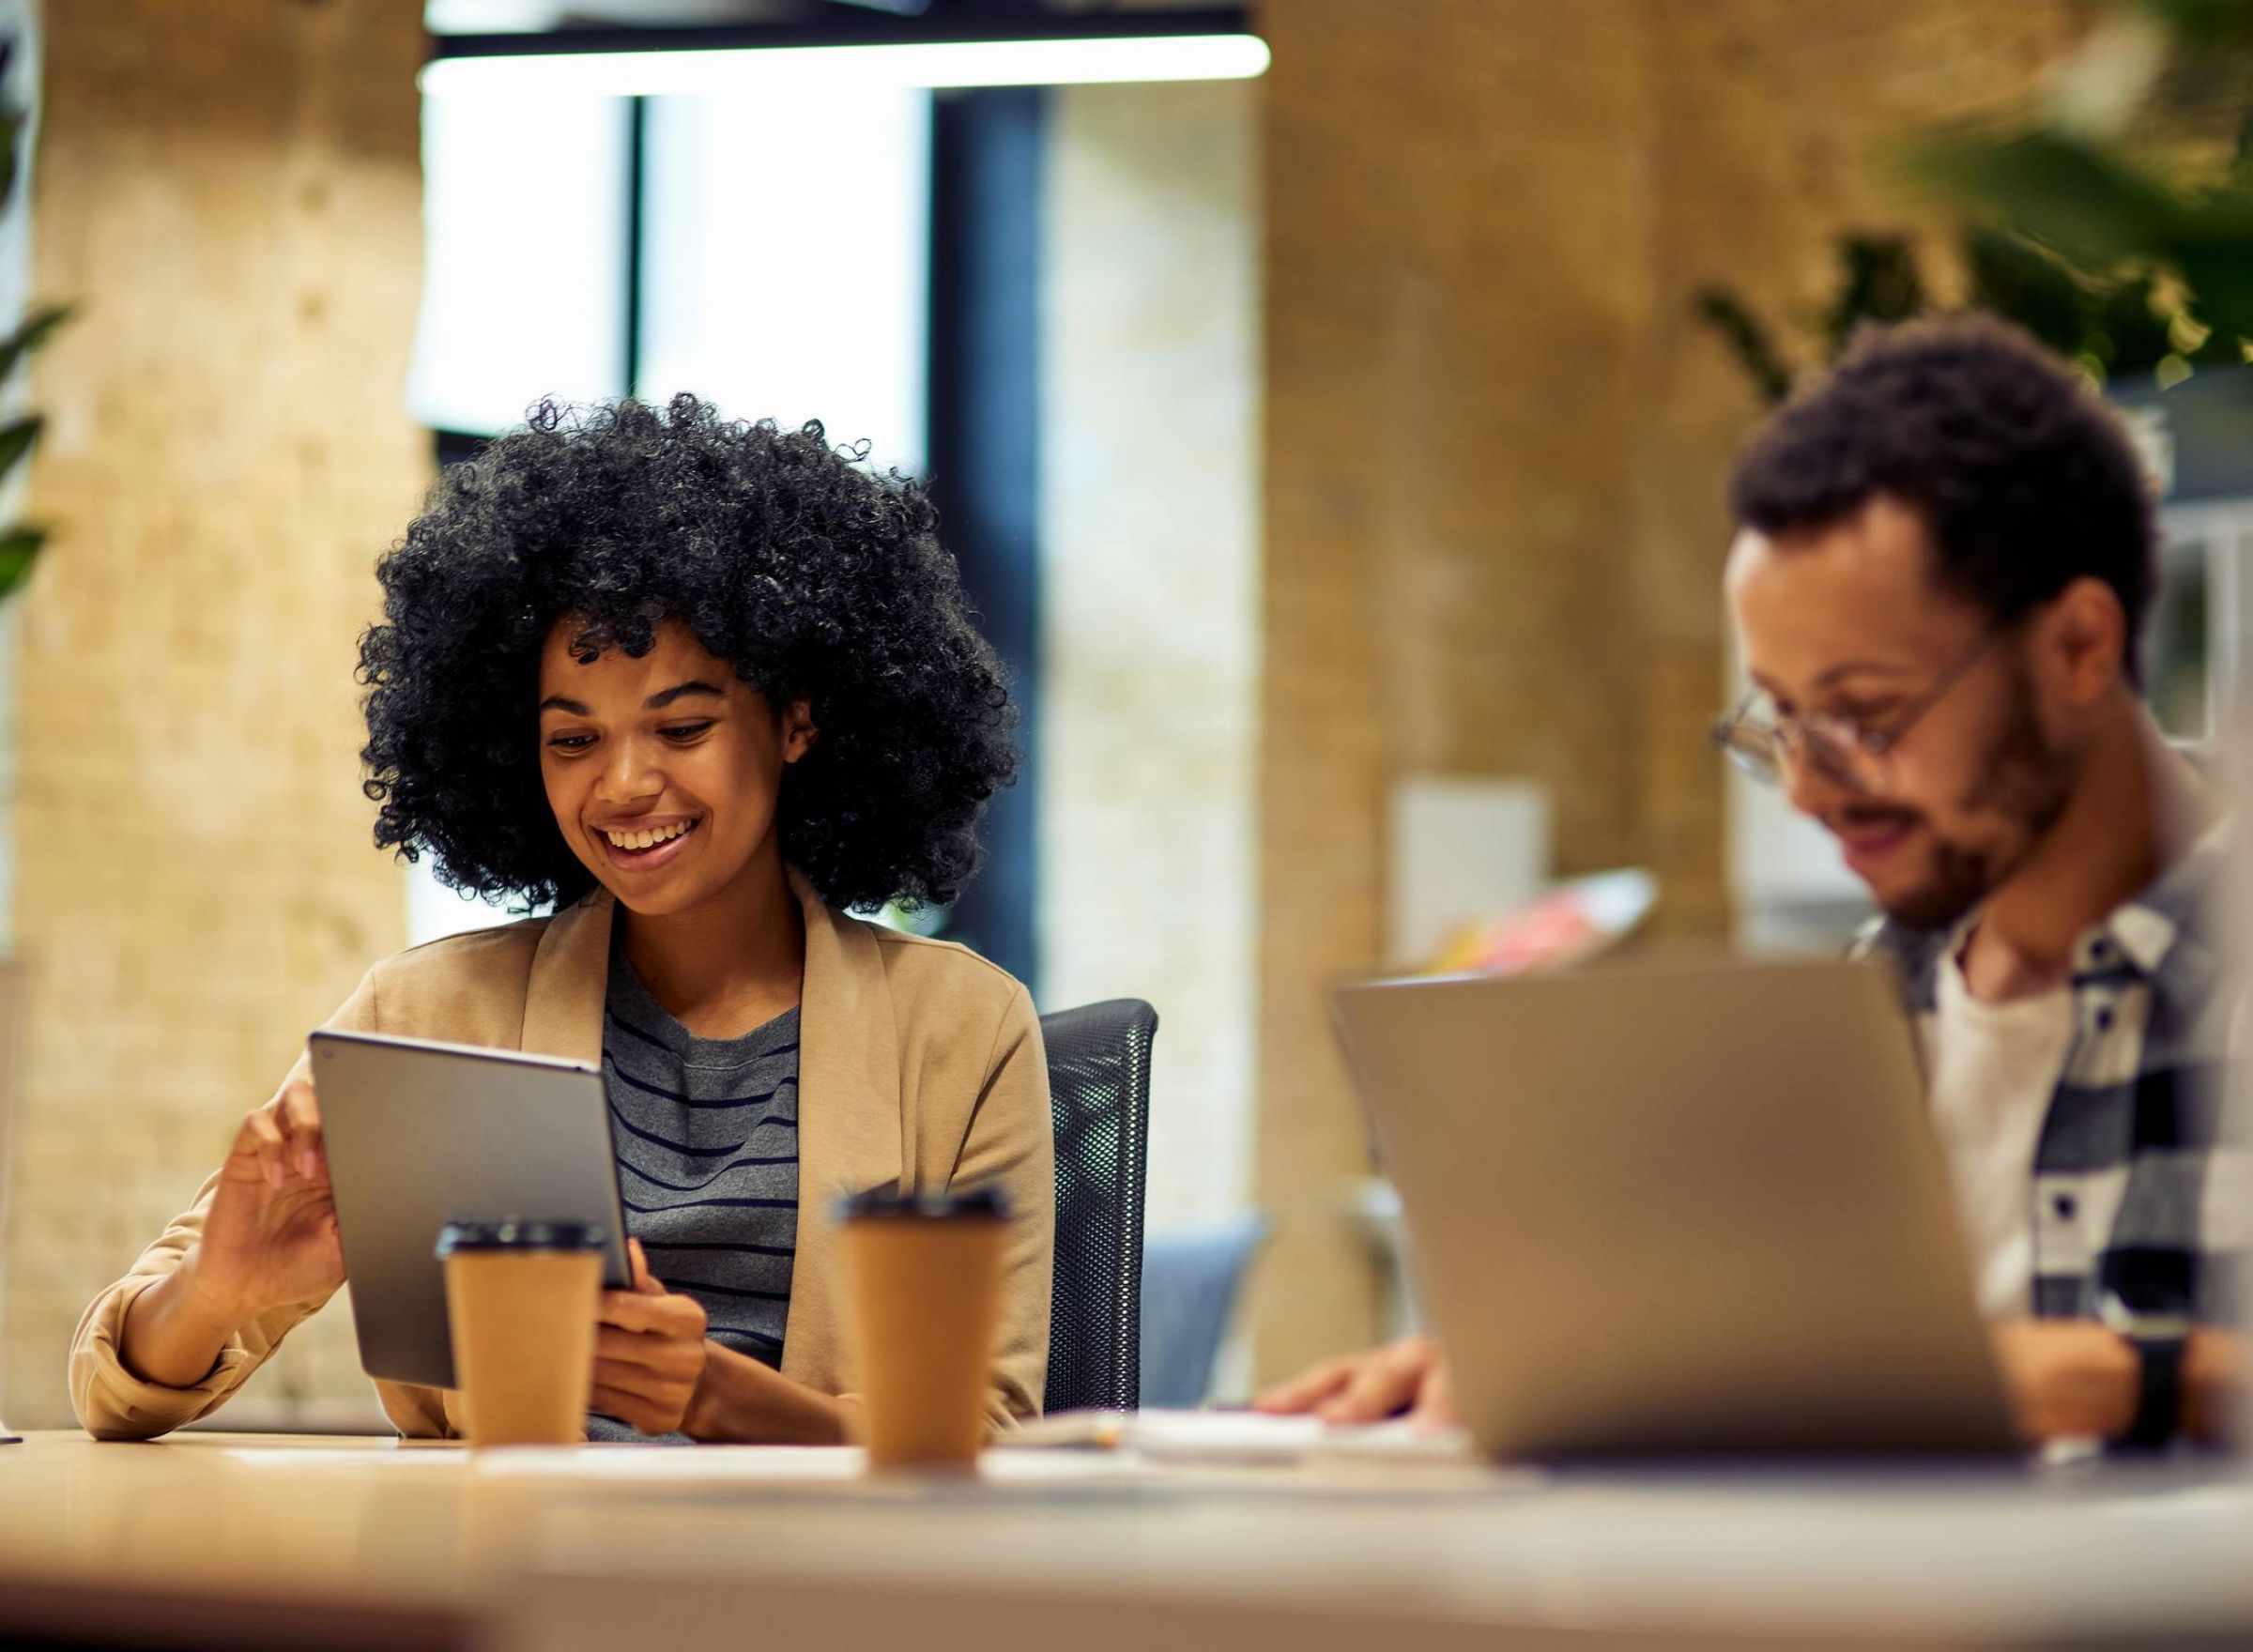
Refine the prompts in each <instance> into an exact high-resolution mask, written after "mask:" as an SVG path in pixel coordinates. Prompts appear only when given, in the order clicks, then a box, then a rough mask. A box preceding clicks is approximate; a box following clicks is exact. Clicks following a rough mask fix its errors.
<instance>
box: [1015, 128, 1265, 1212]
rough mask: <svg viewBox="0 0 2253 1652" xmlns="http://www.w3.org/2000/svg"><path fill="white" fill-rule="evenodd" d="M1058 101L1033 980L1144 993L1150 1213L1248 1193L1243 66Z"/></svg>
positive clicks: (1250, 421)
mask: <svg viewBox="0 0 2253 1652" xmlns="http://www.w3.org/2000/svg"><path fill="white" fill-rule="evenodd" d="M1050 111H1051V113H1050V127H1049V138H1050V151H1049V174H1048V179H1047V186H1046V190H1047V195H1046V203H1045V219H1044V223H1043V233H1044V237H1045V241H1044V266H1043V281H1042V289H1043V296H1042V314H1041V359H1042V364H1043V368H1042V371H1043V386H1042V405H1043V410H1044V436H1043V453H1042V458H1043V471H1042V477H1041V554H1042V557H1043V558H1044V572H1043V580H1044V586H1043V598H1042V602H1043V612H1042V631H1043V642H1042V661H1041V694H1042V713H1041V717H1042V739H1043V749H1042V752H1041V763H1042V770H1041V793H1040V809H1041V820H1040V833H1041V838H1040V856H1041V861H1040V864H1041V904H1040V925H1041V940H1040V945H1041V957H1042V960H1043V961H1042V971H1043V976H1044V981H1043V991H1044V994H1045V996H1046V998H1047V1001H1048V1004H1049V1007H1050V1008H1061V1007H1063V1006H1065V1005H1067V1004H1073V1003H1082V1002H1089V1001H1091V1000H1095V999H1101V998H1111V997H1134V998H1145V999H1148V1000H1150V1001H1151V1002H1154V1003H1155V1004H1156V1005H1157V1010H1158V1014H1159V1016H1160V1017H1161V1021H1162V1026H1161V1030H1160V1032H1159V1033H1158V1042H1157V1059H1156V1062H1155V1066H1154V1081H1153V1090H1152V1096H1151V1140H1150V1197H1149V1211H1148V1216H1149V1222H1150V1226H1151V1228H1152V1229H1153V1230H1154V1231H1162V1230H1164V1229H1166V1228H1168V1227H1172V1226H1176V1225H1179V1224H1184V1223H1194V1222H1197V1221H1200V1220H1210V1219H1212V1218H1214V1217H1216V1216H1228V1215H1232V1214H1234V1212H1236V1211H1238V1210H1240V1209H1241V1208H1243V1206H1244V1204H1245V1202H1246V1201H1247V1200H1248V1199H1249V1195H1250V1154H1251V1118H1252V1072H1251V1069H1252V1063H1251V1048H1252V1039H1253V1025H1252V1003H1253V997H1254V990H1253V988H1254V981H1253V967H1254V943H1253V936H1254V933H1255V928H1256V913H1255V910H1254V899H1255V894H1256V891H1255V888H1254V882H1253V876H1252V855H1253V828H1252V809H1253V801H1254V799H1253V793H1254V787H1255V776H1256V772H1257V755H1258V754H1257V744H1256V733H1255V728H1254V716H1255V713H1256V711H1257V699H1258V667H1259V628H1260V616H1259V605H1258V604H1259V520H1258V512H1259V451H1258V443H1259V395H1260V371H1259V356H1258V349H1259V332H1260V327H1259V294H1258V285H1259V178H1258V167H1257V147H1256V140H1257V136H1258V121H1259V113H1258V112H1259V87H1258V85H1257V84H1247V83H1225V84H1209V85H1157V86H1080V87H1071V88H1066V89H1062V90H1060V91H1058V92H1057V94H1056V95H1055V98H1054V101H1053V102H1052V103H1051V105H1050Z"/></svg>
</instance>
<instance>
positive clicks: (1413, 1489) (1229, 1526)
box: [0, 1434, 2253, 1652]
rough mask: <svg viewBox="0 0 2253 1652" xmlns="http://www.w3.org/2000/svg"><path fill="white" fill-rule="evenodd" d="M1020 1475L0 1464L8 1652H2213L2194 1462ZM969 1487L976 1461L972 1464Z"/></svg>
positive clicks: (50, 1440)
mask: <svg viewBox="0 0 2253 1652" xmlns="http://www.w3.org/2000/svg"><path fill="white" fill-rule="evenodd" d="M1027 1455H1029V1454H1012V1456H1011V1458H1010V1460H1009V1461H1005V1462H1002V1463H998V1464H996V1465H995V1468H994V1470H993V1472H992V1474H991V1475H990V1476H989V1478H988V1479H986V1480H984V1481H981V1482H977V1483H971V1484H959V1483H945V1482H929V1483H925V1482H908V1483H901V1484H891V1485H886V1484H881V1483H871V1482H868V1481H866V1480H863V1479H861V1478H859V1477H858V1476H856V1474H855V1473H854V1469H855V1464H854V1461H853V1460H852V1459H851V1457H850V1456H848V1455H840V1454H836V1453H821V1452H795V1453H793V1452H761V1451H758V1450H755V1449H737V1450H714V1449H713V1448H704V1449H700V1450H697V1451H678V1452H668V1451H663V1450H659V1449H655V1448H651V1449H647V1450H636V1449H633V1448H606V1447H596V1448H591V1449H590V1450H588V1451H584V1452H580V1453H575V1454H557V1455H549V1456H544V1457H541V1456H528V1457H522V1458H505V1457H504V1458H502V1459H496V1460H491V1461H478V1460H473V1459H471V1458H470V1456H469V1455H468V1454H467V1453H466V1452H463V1451H461V1450H459V1449H457V1448H451V1447H442V1446H394V1445H391V1444H389V1443H385V1442H378V1441H360V1442H350V1443H345V1442H339V1441H335V1440H321V1441H293V1440H277V1439H273V1438H270V1437H268V1438H250V1437H236V1438H230V1437H227V1436H223V1435H201V1436H196V1437H192V1438H188V1439H176V1440H174V1441H170V1442H164V1443H160V1444H155V1445H146V1446H123V1445H116V1446H103V1445H97V1444H95V1443H93V1442H91V1441H89V1440H86V1439H84V1438H83V1437H79V1436H74V1435H64V1434H35V1435H33V1436H32V1437H31V1438H30V1439H29V1440H28V1441H27V1442H26V1443H25V1444H23V1445H22V1446H8V1447H5V1448H0V1643H7V1642H11V1641H26V1640H38V1639H64V1640H69V1641H74V1642H79V1643H87V1642H97V1643H101V1644H126V1645H146V1646H156V1645H163V1646H188V1645H195V1646H202V1645H213V1646H217V1645H224V1646H228V1647H233V1648H245V1649H255V1648H262V1647H269V1646H272V1647H278V1646H284V1645H289V1646H305V1645H319V1646H324V1647H342V1648H360V1647H368V1648H376V1647H385V1648H389V1647H440V1646H443V1647H457V1646H458V1647H476V1648H492V1649H494V1652H531V1649H533V1648H538V1649H539V1652H575V1649H576V1648H588V1649H590V1652H592V1649H597V1648H599V1649H600V1652H658V1649H664V1652H670V1649H671V1648H674V1647H683V1648H685V1647H697V1648H702V1647H713V1648H720V1647H728V1648H733V1647H748V1646H758V1645H765V1644H772V1645H801V1646H808V1647H813V1646H819V1647H831V1646H837V1647H851V1646H858V1645H879V1644H882V1645H885V1646H898V1645H900V1644H902V1643H903V1642H905V1643H911V1644H912V1646H913V1647H914V1648H915V1652H954V1649H955V1648H961V1649H962V1652H972V1649H973V1648H974V1649H976V1652H995V1649H996V1648H1016V1647H1025V1648H1034V1647H1038V1648H1042V1649H1044V1652H1046V1649H1049V1648H1057V1649H1060V1652H1061V1649H1064V1648H1069V1649H1070V1652H1151V1649H1153V1648H1157V1647H1167V1648H1170V1647H1173V1646H1181V1645H1201V1644H1211V1645H1228V1646H1232V1647H1252V1648H1257V1647H1263V1646H1279V1647H1280V1646H1289V1647H1291V1648H1293V1652H1330V1649H1332V1648H1335V1649H1336V1652H1348V1649H1349V1648H1351V1649H1352V1652H1370V1649H1371V1648H1372V1646H1373V1647H1375V1648H1378V1649H1379V1652H1391V1649H1392V1648H1394V1647H1396V1646H1397V1647H1408V1646H1417V1647H1424V1646H1429V1647H1433V1648H1448V1649H1451V1648H1454V1647H1456V1646H1465V1647H1468V1646H1471V1645H1478V1646H1481V1647H1494V1646H1508V1647H1543V1648H1546V1647H1552V1646H1556V1647H1565V1646H1571V1647H1573V1648H1577V1649H1583V1652H1586V1649H1591V1648H1608V1647H1622V1648H1624V1647H1648V1646H1660V1645H1670V1646H1684V1645H1694V1646H1708V1645H1710V1646H1719V1645H1724V1644H1725V1645H1742V1644H1760V1645H1818V1644H1847V1643H1849V1642H1850V1644H1855V1645H1857V1646H1860V1647H1863V1648H1869V1647H1876V1646H1886V1645H1903V1646H1908V1645H1915V1646H1932V1645H1981V1646H2003V1645H2077V1646H2084V1645H2105V1644H2119V1645H2138V1646H2147V1645H2158V1644H2177V1645H2185V1646H2190V1645H2197V1646H2207V1645H2226V1644H2247V1643H2249V1642H2253V1487H2246V1486H2244V1485H2241V1484H2239V1483H2236V1482H2230V1481H2222V1480H2219V1479H2217V1478H2216V1477H2215V1476H2214V1475H2212V1474H2211V1473H2205V1474H2184V1473H2172V1474H2168V1473H2158V1472H2146V1473H2143V1474H2129V1473H2123V1472H2121V1471H2118V1470H2113V1469H2105V1470H2099V1471H2080V1472H2074V1473H2067V1474H2062V1475H2051V1476H2015V1475H2006V1474H1971V1473H1956V1474H1946V1473H1930V1474H1917V1473H1909V1472H1895V1473H1886V1474H1878V1473H1872V1472H1862V1473H1859V1474H1856V1473H1846V1472H1839V1471H1833V1472H1829V1473H1817V1472H1814V1471H1800V1472H1786V1471H1767V1472H1761V1471H1755V1470H1749V1469H1740V1470H1734V1471H1720V1470H1714V1471H1705V1472H1699V1471H1692V1470H1679V1471H1672V1472H1666V1471H1642V1472H1636V1473H1616V1474H1592V1473H1591V1474H1573V1475H1569V1476H1539V1475H1531V1474H1512V1473H1509V1472H1506V1471H1494V1470H1487V1469H1483V1468H1476V1467H1472V1466H1470V1465H1396V1464H1371V1463H1351V1462H1343V1461H1337V1462H1329V1463H1326V1464H1319V1465H1313V1466H1309V1467H1302V1468H1296V1469H1285V1468H1264V1469H1252V1468H1246V1469H1235V1470H1227V1469H1208V1470H1181V1469H1172V1470H1169V1469H1165V1468H1161V1467H1153V1466H1147V1465H1137V1464H1133V1463H1124V1462H1116V1461H1065V1460H1059V1459H1057V1458H1055V1457H1053V1456H1048V1455H1043V1456H1040V1457H1038V1458H1037V1459H1035V1460H1034V1461H1025V1460H1024V1459H1025V1457H1026V1456H1027ZM989 1461H990V1460H989Z"/></svg>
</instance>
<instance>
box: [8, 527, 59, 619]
mask: <svg viewBox="0 0 2253 1652" xmlns="http://www.w3.org/2000/svg"><path fill="white" fill-rule="evenodd" d="M45 543H47V530H46V529H45V528H8V529H6V530H5V531H0V602H4V601H6V600H7V598H8V593H9V592H10V591H12V590H14V589H16V587H18V586H19V585H22V584H23V582H24V581H25V580H26V579H29V578H30V577H31V565H32V563H33V561H34V560H35V559H36V558H38V554H39V547H40V546H41V545H43V544H45Z"/></svg>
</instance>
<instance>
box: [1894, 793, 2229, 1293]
mask: <svg viewBox="0 0 2253 1652" xmlns="http://www.w3.org/2000/svg"><path fill="white" fill-rule="evenodd" d="M2227 833H2228V827H2227V825H2225V826H2223V827H2220V828H2216V829H2215V831H2214V832H2211V833H2209V834H2207V835H2206V836H2205V837H2204V838H2203V839H2201V840H2200V841H2199V843H2198V844H2197V845H2196V846H2195V847H2194V848H2192V849H2190V850H2189V852H2187V853H2186V854H2184V856H2183V858H2182V859H2181V860H2179V861H2178V862H2177V863H2176V864H2174V865H2172V866H2170V867H2169V869H2168V870H2167V871H2166V872H2165V873H2163V874H2162V875H2161V876H2160V877H2159V878H2158V879H2157V880H2154V881H2153V883H2152V885H2151V886H2150V887H2149V888H2148V889H2146V890H2144V892H2143V893H2142V894H2141V895H2138V896H2137V897H2136V898H2135V899H2133V900H2131V901H2129V902H2127V903H2126V904H2125V905H2123V906H2121V907H2119V908H2116V909H2115V910H2113V911H2112V912H2111V913H2110V914H2108V915H2107V917H2106V918H2105V919H2104V920H2103V921H2102V922H2101V923H2098V924H2096V925H2092V927H2091V928H2089V929H2088V930H2086V931H2085V932H2084V933H2083V934H2082V935H2081V936H2080V938H2079V939H2078V940H2077V941H2075V943H2074V949H2073V975H2072V984H2071V990H2072V1001H2073V1035H2072V1040H2071V1042H2070V1044H2069V1045H2068V1046H2067V1048H2066V1055H2065V1065H2064V1068H2063V1071H2062V1072H2061V1074H2060V1076H2059V1079H2058V1087H2057V1090H2056V1092H2055V1094H2053V1095H2052V1096H2051V1098H2050V1103H2049V1110H2048V1113H2047V1115H2046V1118H2045V1119H2044V1121H2043V1124H2042V1128H2041V1134H2040V1136H2039V1137H2038V1139H2037V1145H2036V1147H2035V1152H2034V1174H2033V1184H2032V1185H2031V1187H2030V1188H2029V1189H2028V1211H2027V1219H2028V1220H2029V1221H2030V1222H2031V1223H2032V1225H2033V1253H2034V1279H2033V1309H2034V1312H2035V1313H2036V1314H2038V1315H2042V1316H2044V1317H2047V1318H2093V1317H2095V1316H2096V1315H2097V1313H2098V1310H2099V1306H2100V1304H2102V1303H2103V1302H2104V1300H2105V1298H2106V1297H2107V1296H2113V1297H2117V1298H2118V1299H2119V1301H2120V1303H2121V1304H2122V1305H2123V1307H2125V1308H2128V1309H2129V1310H2130V1311H2132V1312H2134V1313H2136V1314H2138V1315H2154V1316H2180V1317H2184V1318H2189V1319H2194V1320H2199V1321H2202V1322H2213V1321H2231V1320H2235V1319H2236V1317H2237V1309H2238V1305H2239V1303H2240V1301H2241V1300H2242V1298H2241V1297H2240V1294H2239V1289H2240V1287H2239V1278H2240V1275H2241V1274H2242V1272H2243V1271H2244V1267H2245V1253H2246V1248H2247V1238H2248V1233H2247V1229H2248V1226H2253V1224H2248V1222H2247V1219H2246V1217H2247V1212H2246V1210H2245V1190H2246V1187H2247V1185H2248V1184H2247V1182H2246V1180H2245V1174H2246V1158H2245V1154H2244V1152H2243V1151H2242V1145H2241V1144H2239V1143H2235V1142H2231V1141H2229V1140H2225V1132H2224V1130H2223V1121H2222V1105H2223V1098H2224V1089H2225V1085H2224V1071H2225V1063H2226V1060H2227V1058H2228V1055H2229V1051H2230V1033H2231V1031H2232V1025H2231V1024H2232V1022H2233V1021H2234V1019H2235V1017H2236V1013H2237V1009H2238V1003H2239V998H2238V995H2237V994H2236V993H2235V992H2234V991H2233V990H2232V989H2231V988H2232V983H2231V980H2230V975H2229V972H2228V971H2227V970H2226V969H2225V967H2224V966H2225V959H2224V956H2223V941H2222V929H2223V912H2222V896H2223V875H2224V873H2223V867H2224V862H2225V860H2226V859H2227V855H2228V840H2227ZM1965 933H1966V931H1965V929H1964V928H1963V927H1961V926H1959V927H1957V928H1955V929H1953V930H1945V931H1940V930H1925V931H1917V930H1910V929H1906V928H1904V927H1902V926H1901V925H1896V924H1894V923H1893V922H1892V921H1891V920H1887V919H1880V920H1878V921H1877V922H1876V923H1874V924H1873V925H1871V926H1870V927H1869V929H1867V930H1865V931H1864V932H1863V936H1862V941H1861V942H1860V943H1859V945H1858V947H1857V951H1858V952H1859V953H1861V954H1862V955H1865V956H1866V955H1875V956H1890V957H1892V958H1893V960H1894V961H1895V962H1896V963H1897V964H1899V966H1900V968H1901V971H1902V974H1903V978H1904V981H1905V983H1906V986H1907V988H1908V999H1909V1004H1910V1007H1911V1008H1912V1009H1913V1010H1914V1011H1915V1012H1916V1014H1917V1015H1918V1016H1919V1017H1920V1018H1922V1017H1929V1016H1932V1015H1934V1014H1935V1013H1936V988H1937V979H1938V973H1939V965H1940V963H1941V961H1942V960H1943V959H1944V958H1945V957H1946V956H1948V951H1949V948H1950V947H1952V946H1954V945H1956V944H1960V941H1961V938H1962V937H1963V935H1964V934H1965Z"/></svg>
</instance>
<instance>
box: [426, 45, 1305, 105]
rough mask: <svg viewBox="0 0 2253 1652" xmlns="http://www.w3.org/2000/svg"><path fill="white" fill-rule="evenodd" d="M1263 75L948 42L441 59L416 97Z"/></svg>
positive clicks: (1114, 55)
mask: <svg viewBox="0 0 2253 1652" xmlns="http://www.w3.org/2000/svg"><path fill="white" fill-rule="evenodd" d="M1266 70H1267V42H1266V41H1264V40H1263V39H1261V38H1259V37H1258V36H1257V35H1145V36H1119V37H1114V38H1109V39H1101V38H1097V39H1063V40H951V41H933V42H918V43H914V44H905V45H897V44H896V45H870V46H742V47H726V48H720V49H710V50H697V49H677V50H676V49H668V50H662V51H641V52H554V53H544V52H528V53H520V54H519V53H511V54H495V55H492V56H483V55H478V56H462V57H440V58H438V59H437V60H436V61H434V62H432V63H429V64H426V65H425V66H424V67H423V69H422V74H421V86H422V92H423V95H424V96H425V97H431V98H450V97H459V96H463V95H467V94H472V93H474V94H477V95H479V96H483V97H498V96H506V95H508V94H510V93H529V92H537V93H540V94H543V95H553V94H567V95H568V94H572V93H577V94H580V95H582V96H586V97H602V98H665V97H674V96H683V95H686V96H693V95H695V94H697V93H703V92H739V91H742V90H743V89H745V88H746V87H750V86H756V85H759V84H775V83H778V82H779V83H783V84H789V85H792V86H796V87H801V88H803V87H805V86H806V85H809V84H851V85H855V86H879V85H882V86H1071V85H1094V84H1115V83H1120V82H1127V81H1241V80H1250V79H1253V78H1254V77H1256V76H1258V75H1262V74H1264V73H1265V72H1266Z"/></svg>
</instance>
